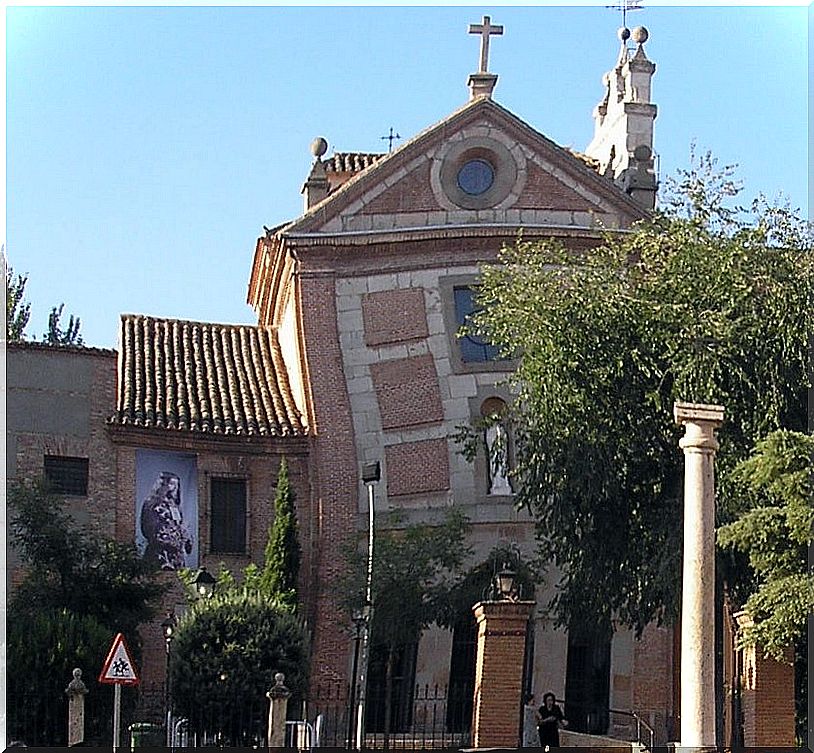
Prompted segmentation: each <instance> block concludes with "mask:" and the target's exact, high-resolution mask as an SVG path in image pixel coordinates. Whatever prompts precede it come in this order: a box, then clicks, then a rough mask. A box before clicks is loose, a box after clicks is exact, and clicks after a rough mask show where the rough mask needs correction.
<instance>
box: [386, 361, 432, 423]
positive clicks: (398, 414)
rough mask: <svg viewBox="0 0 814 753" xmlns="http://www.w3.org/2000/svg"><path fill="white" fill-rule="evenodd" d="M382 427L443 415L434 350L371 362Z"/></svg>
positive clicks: (428, 419) (424, 421) (427, 421)
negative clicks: (411, 355) (433, 355)
mask: <svg viewBox="0 0 814 753" xmlns="http://www.w3.org/2000/svg"><path fill="white" fill-rule="evenodd" d="M370 375H371V377H372V378H373V386H374V388H375V390H376V398H377V399H378V402H379V412H380V414H381V420H382V428H383V429H385V430H387V429H397V428H402V427H405V426H416V425H420V424H430V423H438V422H440V421H442V420H443V419H444V409H443V407H442V405H441V393H440V391H439V389H438V374H437V373H436V371H435V361H434V360H433V357H432V355H431V354H429V353H426V354H424V355H421V356H413V357H411V358H397V359H394V360H391V361H380V362H379V363H374V364H371V366H370Z"/></svg>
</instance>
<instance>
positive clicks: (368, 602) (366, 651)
mask: <svg viewBox="0 0 814 753" xmlns="http://www.w3.org/2000/svg"><path fill="white" fill-rule="evenodd" d="M366 486H367V514H368V541H367V588H366V589H365V611H366V613H367V615H366V617H367V619H366V620H365V624H364V640H363V641H362V660H361V662H360V664H361V669H360V672H359V701H358V708H357V714H356V749H357V750H362V749H363V748H364V747H365V702H366V700H367V670H368V663H369V661H370V628H371V626H372V624H373V502H374V496H373V483H372V482H369V483H367V484H366Z"/></svg>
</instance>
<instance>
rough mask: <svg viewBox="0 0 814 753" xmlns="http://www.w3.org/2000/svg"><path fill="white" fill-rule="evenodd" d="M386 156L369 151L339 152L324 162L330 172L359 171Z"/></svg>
mask: <svg viewBox="0 0 814 753" xmlns="http://www.w3.org/2000/svg"><path fill="white" fill-rule="evenodd" d="M386 156H387V155H386V154H371V153H368V152H337V153H336V154H333V155H331V156H330V157H327V158H326V159H324V160H322V164H323V165H324V166H325V170H326V172H329V173H358V172H361V171H362V170H366V169H367V168H368V167H370V166H371V165H373V164H375V163H376V162H378V161H379V160H380V159H381V158H382V157H386Z"/></svg>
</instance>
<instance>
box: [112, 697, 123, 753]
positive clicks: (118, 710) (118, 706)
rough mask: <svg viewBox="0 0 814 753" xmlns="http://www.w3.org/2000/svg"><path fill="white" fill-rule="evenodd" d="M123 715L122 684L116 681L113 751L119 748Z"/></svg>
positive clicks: (114, 752)
mask: <svg viewBox="0 0 814 753" xmlns="http://www.w3.org/2000/svg"><path fill="white" fill-rule="evenodd" d="M121 717H122V686H121V683H118V682H117V683H116V684H115V685H114V686H113V753H116V751H117V750H118V749H119V729H120V727H121Z"/></svg>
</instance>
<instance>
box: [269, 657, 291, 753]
mask: <svg viewBox="0 0 814 753" xmlns="http://www.w3.org/2000/svg"><path fill="white" fill-rule="evenodd" d="M284 680H285V675H284V674H283V673H282V672H278V673H277V674H276V675H274V687H273V688H272V689H271V690H269V692H268V693H266V697H267V698H268V699H269V733H268V747H269V748H283V747H285V718H286V714H287V713H288V699H289V698H290V697H291V691H290V690H289V689H288V688H287V687H286V686H285V685H283V681H284Z"/></svg>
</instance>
